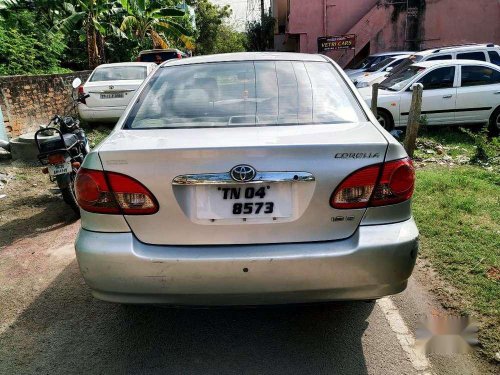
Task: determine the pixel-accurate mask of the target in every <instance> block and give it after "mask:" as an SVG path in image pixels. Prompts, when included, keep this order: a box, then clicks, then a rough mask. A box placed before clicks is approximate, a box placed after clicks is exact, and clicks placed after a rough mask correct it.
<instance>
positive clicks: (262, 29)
mask: <svg viewBox="0 0 500 375" xmlns="http://www.w3.org/2000/svg"><path fill="white" fill-rule="evenodd" d="M260 34H261V35H260V38H261V40H262V50H263V51H265V50H266V47H267V43H266V32H265V29H264V0H260Z"/></svg>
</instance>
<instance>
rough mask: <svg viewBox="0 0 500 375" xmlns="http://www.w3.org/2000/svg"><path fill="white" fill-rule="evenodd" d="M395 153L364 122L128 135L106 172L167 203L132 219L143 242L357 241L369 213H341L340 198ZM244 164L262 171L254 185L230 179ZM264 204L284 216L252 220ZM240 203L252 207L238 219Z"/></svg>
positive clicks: (106, 156) (109, 152)
mask: <svg viewBox="0 0 500 375" xmlns="http://www.w3.org/2000/svg"><path fill="white" fill-rule="evenodd" d="M229 145H230V146H229ZM386 149H387V140H386V139H385V137H384V136H383V135H382V133H381V132H380V131H379V130H378V129H377V128H376V127H375V126H374V125H373V124H371V123H369V122H363V123H343V124H332V125H303V126H280V127H277V126H270V127H249V128H245V127H238V128H221V129H206V128H199V129H168V130H167V129H164V130H120V131H117V132H115V133H114V134H113V135H112V136H111V137H110V138H109V139H108V140H107V141H106V142H105V143H104V144H103V145H102V146H101V147H100V149H99V155H100V158H101V161H102V164H103V167H104V170H106V171H113V172H118V173H123V174H126V175H128V176H130V177H133V178H135V179H137V180H138V181H140V182H141V183H142V184H144V185H145V186H146V187H147V188H148V189H149V190H150V191H151V192H152V193H153V195H154V196H155V197H156V199H157V200H158V204H159V211H158V212H157V213H155V214H153V215H140V216H135V215H125V219H126V220H127V222H128V225H129V226H130V228H131V230H132V231H133V233H134V234H135V236H136V237H137V238H138V239H139V240H140V241H142V242H145V243H150V244H158V245H220V244H248V243H280V242H304V241H324V240H335V239H341V238H346V237H349V236H351V235H352V234H353V233H354V232H355V230H356V228H357V227H358V225H359V223H360V221H361V219H362V216H363V214H364V212H365V209H344V210H339V209H334V208H332V207H331V206H330V204H329V200H330V196H331V194H332V192H333V191H334V190H335V188H336V186H337V185H339V184H340V183H341V181H342V180H343V179H344V178H345V177H347V176H348V175H349V174H351V173H352V172H354V171H356V170H358V169H360V168H362V167H365V166H367V165H371V164H376V163H381V162H382V161H383V160H384V156H385V152H386ZM238 165H244V166H251V167H253V168H255V170H256V171H257V175H256V176H255V178H254V180H252V181H251V182H249V183H238V182H236V181H232V179H231V175H230V173H229V172H230V170H231V169H232V168H233V167H235V166H238ZM214 176H215V177H214ZM193 179H194V180H196V181H198V182H199V181H201V182H203V181H204V183H200V184H198V183H192V182H193ZM256 180H257V181H259V182H256ZM261 181H262V182H261ZM249 188H253V192H252V189H249ZM260 188H264V190H260V195H262V196H260V195H259V194H258V191H259V189H260ZM238 189H239V190H238ZM249 192H250V193H249ZM245 195H247V197H245ZM250 195H251V196H252V198H251V199H250V198H248V197H249V196H250ZM224 196H226V198H224ZM259 202H262V203H266V202H271V203H273V204H274V211H273V212H270V213H269V214H262V212H260V215H252V214H253V213H255V212H253V213H252V214H248V215H245V212H246V211H245V203H252V205H253V207H252V210H253V211H256V209H257V206H258V203H259ZM235 203H236V204H237V203H241V204H242V206H241V210H240V209H237V210H236V214H235V213H234V211H233V210H234V204H235ZM246 208H248V207H246ZM261 209H262V210H265V209H266V207H265V206H264V207H261ZM238 211H242V212H238ZM247 211H248V210H247ZM247 213H248V212H247Z"/></svg>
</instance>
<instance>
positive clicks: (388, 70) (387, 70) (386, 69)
mask: <svg viewBox="0 0 500 375" xmlns="http://www.w3.org/2000/svg"><path fill="white" fill-rule="evenodd" d="M392 69H394V68H393V67H392V66H390V67H388V68H385V71H386V72H390V71H391V70H392Z"/></svg>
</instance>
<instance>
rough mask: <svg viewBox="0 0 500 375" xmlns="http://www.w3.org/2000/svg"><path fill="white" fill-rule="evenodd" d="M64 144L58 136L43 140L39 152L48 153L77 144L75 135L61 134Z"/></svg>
mask: <svg viewBox="0 0 500 375" xmlns="http://www.w3.org/2000/svg"><path fill="white" fill-rule="evenodd" d="M63 139H64V144H63V143H62V142H61V137H60V136H58V135H57V136H54V137H51V138H48V139H46V140H44V141H43V142H42V143H40V151H41V152H50V151H54V150H57V149H61V148H69V147H71V146H73V145H74V144H75V143H76V142H78V140H79V139H78V137H77V135H76V134H72V133H68V134H63Z"/></svg>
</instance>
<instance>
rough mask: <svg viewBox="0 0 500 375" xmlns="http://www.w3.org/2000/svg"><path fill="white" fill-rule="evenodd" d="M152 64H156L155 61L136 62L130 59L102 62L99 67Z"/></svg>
mask: <svg viewBox="0 0 500 375" xmlns="http://www.w3.org/2000/svg"><path fill="white" fill-rule="evenodd" d="M151 64H155V63H154V62H135V61H130V62H120V63H110V64H101V65H99V66H98V67H97V68H112V67H116V66H148V65H151ZM155 65H156V64H155ZM97 68H96V69H97Z"/></svg>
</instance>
